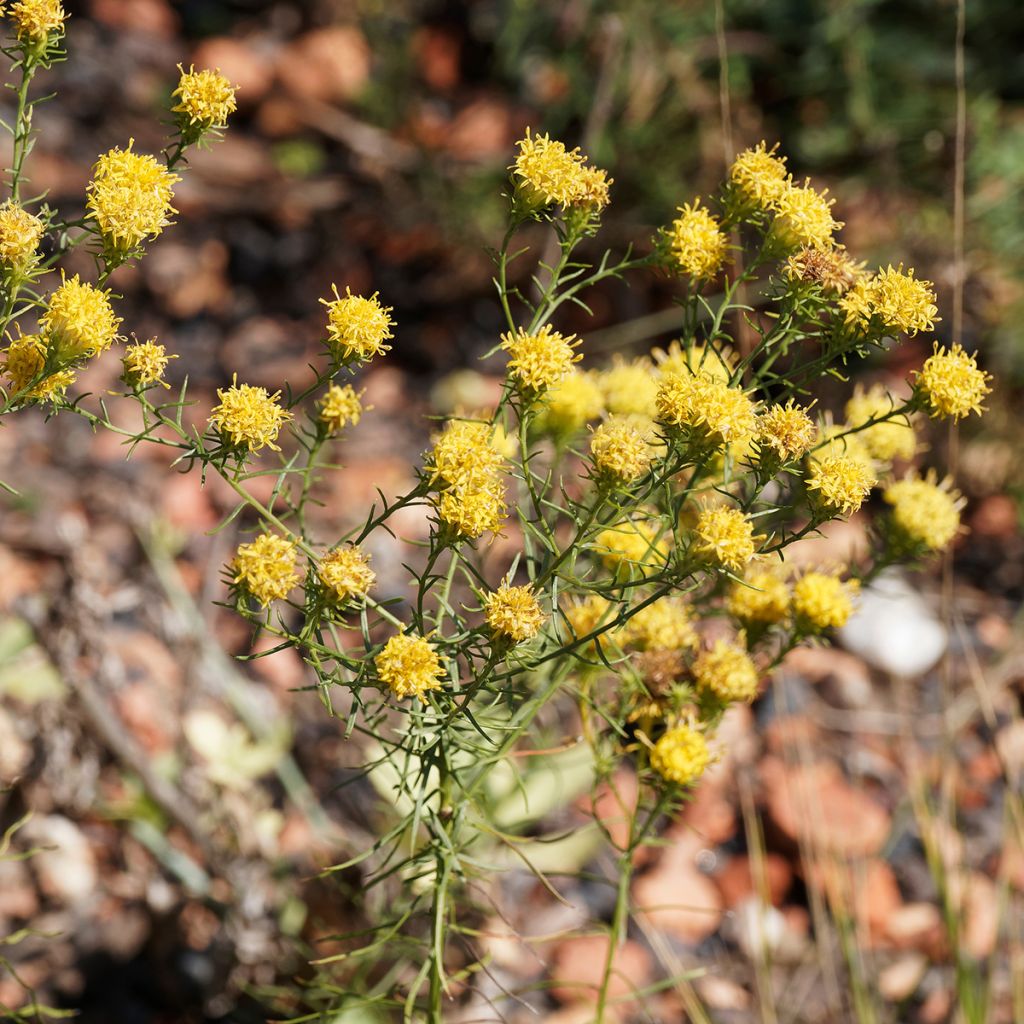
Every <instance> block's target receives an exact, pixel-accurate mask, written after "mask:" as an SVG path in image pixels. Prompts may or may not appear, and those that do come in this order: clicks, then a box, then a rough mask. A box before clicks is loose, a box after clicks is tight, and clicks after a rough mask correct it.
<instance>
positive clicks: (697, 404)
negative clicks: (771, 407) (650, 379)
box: [656, 371, 757, 444]
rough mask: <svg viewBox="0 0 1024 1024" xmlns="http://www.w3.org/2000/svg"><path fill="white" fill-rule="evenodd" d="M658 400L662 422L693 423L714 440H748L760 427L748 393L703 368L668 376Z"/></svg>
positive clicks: (699, 430)
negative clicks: (731, 385) (696, 371)
mask: <svg viewBox="0 0 1024 1024" xmlns="http://www.w3.org/2000/svg"><path fill="white" fill-rule="evenodd" d="M656 404H657V412H658V415H657V419H658V420H659V421H660V422H661V423H665V424H668V425H669V426H674V427H690V428H692V429H693V430H694V431H695V432H696V433H697V434H698V435H700V436H701V437H702V439H704V440H706V441H709V442H711V443H713V444H727V443H732V442H735V441H744V440H747V439H748V438H750V437H751V436H752V435H753V434H754V433H755V431H756V430H757V414H756V412H755V410H754V404H753V402H751V401H750V399H749V398H748V397H747V396H746V394H744V392H743V391H742V390H741V389H740V388H731V387H729V386H728V384H725V383H723V382H722V381H721V380H716V379H715V378H714V377H713V376H711V374H709V373H704V372H703V371H702V372H700V373H697V374H693V375H691V374H687V373H670V374H668V375H667V376H665V377H664V378H663V379H662V382H661V386H660V387H659V388H658V394H657V399H656Z"/></svg>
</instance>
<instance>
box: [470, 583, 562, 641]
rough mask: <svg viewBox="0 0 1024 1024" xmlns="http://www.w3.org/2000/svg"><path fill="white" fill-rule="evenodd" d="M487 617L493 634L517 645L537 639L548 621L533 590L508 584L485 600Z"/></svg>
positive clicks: (485, 615) (528, 587)
mask: <svg viewBox="0 0 1024 1024" xmlns="http://www.w3.org/2000/svg"><path fill="white" fill-rule="evenodd" d="M484 617H485V618H486V619H487V625H488V626H490V627H491V629H492V631H493V632H495V633H496V634H498V635H499V636H503V637H508V638H509V639H510V640H512V641H514V642H515V643H517V644H520V643H523V641H525V640H531V639H533V637H535V636H536V635H537V633H538V632H540V629H541V627H542V626H543V625H544V623H545V621H547V616H546V615H545V614H544V612H543V611H542V610H541V607H540V604H539V603H538V601H537V598H536V597H535V596H534V593H533V588H532V587H530V586H525V587H513V586H509V584H508V583H502V585H501V586H500V587H498V589H497V590H495V591H493V592H492V593H490V594H488V595H487V597H485V598H484Z"/></svg>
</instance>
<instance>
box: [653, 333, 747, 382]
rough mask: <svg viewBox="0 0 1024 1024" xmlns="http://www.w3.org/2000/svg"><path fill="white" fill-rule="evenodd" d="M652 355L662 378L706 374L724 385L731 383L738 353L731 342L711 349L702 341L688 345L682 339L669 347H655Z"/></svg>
mask: <svg viewBox="0 0 1024 1024" xmlns="http://www.w3.org/2000/svg"><path fill="white" fill-rule="evenodd" d="M651 355H653V356H654V361H655V363H657V366H658V374H659V376H660V377H661V378H662V379H664V378H665V377H668V376H669V375H670V374H673V373H682V374H686V375H689V376H691V377H692V376H694V375H695V374H698V373H704V374H707V375H708V376H709V377H712V378H713V379H714V380H717V381H719V382H721V383H722V384H728V383H729V381H730V380H732V375H733V372H734V371H735V369H736V353H735V352H733V350H732V349H731V348H730V347H729V346H728V345H721V346H719V347H718V348H711V347H710V346H709V345H702V344H699V343H692V344H690V345H686V344H685V343H684V342H681V341H672V342H669V346H668V348H667V349H660V348H656V349H652V351H651Z"/></svg>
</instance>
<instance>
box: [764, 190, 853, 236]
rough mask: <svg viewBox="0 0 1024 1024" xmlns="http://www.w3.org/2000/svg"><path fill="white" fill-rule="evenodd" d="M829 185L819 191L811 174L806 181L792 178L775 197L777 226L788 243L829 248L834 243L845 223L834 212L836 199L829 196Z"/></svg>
mask: <svg viewBox="0 0 1024 1024" xmlns="http://www.w3.org/2000/svg"><path fill="white" fill-rule="evenodd" d="M826 195H828V189H825V191H824V192H817V191H815V190H814V189H813V188H811V187H810V179H809V178H808V179H807V180H806V181H805V182H804V184H803V185H794V184H793V182H792V181H790V182H788V183H787V185H786V187H785V188H784V189H783V190H782V192H781V194H780V195H779V197H778V198H777V199H776V200H775V202H774V205H773V209H774V210H775V223H774V225H773V230H774V231H775V233H776V235H777V236H778V237H779V238H780V239H781V240H782V241H783V242H785V243H786V244H787V245H800V246H805V247H807V246H810V247H812V248H816V249H828V248H830V247H831V246H832V245H833V239H832V235H833V234H834V233H835V232H836V231H838V230H839V229H840V228H841V227H842V226H843V222H842V221H837V220H835V219H834V218H833V216H832V204H833V203H834V202H835V200H834V199H826V198H825V197H826Z"/></svg>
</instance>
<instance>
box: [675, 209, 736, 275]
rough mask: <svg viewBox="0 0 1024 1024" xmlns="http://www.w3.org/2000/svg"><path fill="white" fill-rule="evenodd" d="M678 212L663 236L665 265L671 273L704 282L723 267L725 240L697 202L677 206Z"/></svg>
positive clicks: (725, 249)
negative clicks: (686, 275)
mask: <svg viewBox="0 0 1024 1024" xmlns="http://www.w3.org/2000/svg"><path fill="white" fill-rule="evenodd" d="M679 213H680V216H679V217H677V218H676V219H675V220H674V221H672V224H671V225H670V226H669V227H668V228H667V229H665V231H664V235H663V238H664V244H665V246H666V247H667V259H668V262H669V263H670V265H671V267H672V269H673V270H676V271H679V272H681V273H684V274H689V276H690V277H693V278H696V279H697V280H708V279H710V278H712V277H714V276H715V275H716V274H717V273H718V272H719V270H721V269H722V266H723V265H724V264H725V261H726V256H727V254H728V249H729V239H728V238H727V237H726V235H725V233H724V232H723V231H722V229H721V226H720V225H719V223H718V220H717V219H716V218H715V217H713V216H712V215H711V214H710V213H708V211H707V210H705V209H704V208H703V207H702V206H701V205H700V200H699V199H695V200H694V201H693V204H692V205H691V204H690V203H686V204H685V205H684V206H680V207H679Z"/></svg>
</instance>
